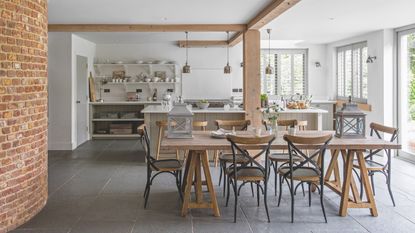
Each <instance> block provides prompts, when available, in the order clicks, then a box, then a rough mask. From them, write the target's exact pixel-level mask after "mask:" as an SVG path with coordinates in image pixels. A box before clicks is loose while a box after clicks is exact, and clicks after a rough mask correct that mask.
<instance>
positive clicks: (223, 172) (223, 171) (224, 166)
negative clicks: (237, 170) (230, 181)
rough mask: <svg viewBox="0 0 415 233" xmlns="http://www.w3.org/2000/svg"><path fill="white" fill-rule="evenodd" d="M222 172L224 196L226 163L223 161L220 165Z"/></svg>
mask: <svg viewBox="0 0 415 233" xmlns="http://www.w3.org/2000/svg"><path fill="white" fill-rule="evenodd" d="M222 169H223V170H222V174H223V196H225V191H226V177H227V176H226V163H225V162H223V166H222Z"/></svg>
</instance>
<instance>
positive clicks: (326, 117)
mask: <svg viewBox="0 0 415 233" xmlns="http://www.w3.org/2000/svg"><path fill="white" fill-rule="evenodd" d="M335 105H336V102H335V101H321V102H318V101H316V102H314V101H313V102H312V103H311V107H313V108H318V109H323V110H326V111H327V112H328V113H327V114H323V120H322V123H323V130H334V127H333V126H334V111H335Z"/></svg>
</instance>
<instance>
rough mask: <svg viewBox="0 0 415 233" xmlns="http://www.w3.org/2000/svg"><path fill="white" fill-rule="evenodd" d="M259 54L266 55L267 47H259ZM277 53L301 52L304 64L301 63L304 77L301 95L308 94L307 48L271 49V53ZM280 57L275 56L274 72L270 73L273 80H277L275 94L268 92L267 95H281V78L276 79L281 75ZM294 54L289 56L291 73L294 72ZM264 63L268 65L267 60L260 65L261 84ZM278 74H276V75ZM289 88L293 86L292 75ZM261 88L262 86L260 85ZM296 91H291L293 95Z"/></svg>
mask: <svg viewBox="0 0 415 233" xmlns="http://www.w3.org/2000/svg"><path fill="white" fill-rule="evenodd" d="M261 54H264V55H268V49H261ZM277 54H302V55H303V56H304V64H303V72H304V73H303V76H304V77H303V78H304V81H303V83H304V92H303V95H308V73H309V72H308V48H295V49H271V55H274V57H275V55H277ZM279 60H280V59H276V58H275V62H274V64H272V66H273V68H274V73H273V74H272V75H273V76H274V82H275V81H277V83H275V84H274V85H275V89H274V92H275V94H268V93H266V94H267V95H269V96H282V95H281V79H278V78H277V77H278V76H279V77H281V74H280V73H279V72H280V70H281V69H280V65H279V64H278V62H279ZM293 61H294V56H291V64H292V65H291V73H292V74H294V62H293ZM266 65H268V60H266V61H265V63H264V66H263V67H261V85H262V84H263V83H262V81H263V77H265V76H266V74H265V67H266ZM277 75H278V76H277ZM291 88H292V90H291V91H292V92H293V88H294V78H293V76H292V77H291ZM261 89H262V87H261ZM295 94H296V93H292V95H295Z"/></svg>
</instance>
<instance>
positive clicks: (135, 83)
mask: <svg viewBox="0 0 415 233" xmlns="http://www.w3.org/2000/svg"><path fill="white" fill-rule="evenodd" d="M176 83H180V82H126V83H113V82H108V83H106V84H104V85H137V84H144V85H154V84H166V85H167V84H176Z"/></svg>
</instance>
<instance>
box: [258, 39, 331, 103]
mask: <svg viewBox="0 0 415 233" xmlns="http://www.w3.org/2000/svg"><path fill="white" fill-rule="evenodd" d="M268 46H269V45H268V41H267V40H262V41H261V49H268ZM271 49H307V53H308V94H309V95H313V99H314V100H327V99H328V98H329V97H330V93H329V86H328V80H327V76H326V70H327V68H328V66H329V64H327V62H326V45H319V44H306V43H302V42H298V41H277V40H273V41H271ZM316 62H320V64H321V66H320V67H316V66H315V63H316Z"/></svg>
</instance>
